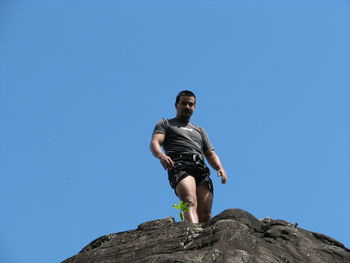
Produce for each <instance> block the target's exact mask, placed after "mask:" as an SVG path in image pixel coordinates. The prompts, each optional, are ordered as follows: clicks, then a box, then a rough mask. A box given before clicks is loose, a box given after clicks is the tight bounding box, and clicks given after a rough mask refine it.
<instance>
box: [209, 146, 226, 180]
mask: <svg viewBox="0 0 350 263" xmlns="http://www.w3.org/2000/svg"><path fill="white" fill-rule="evenodd" d="M204 155H205V157H206V158H207V160H208V162H209V164H210V166H211V167H213V168H214V169H215V170H217V171H218V176H221V183H223V184H226V182H227V174H226V171H225V170H224V168H223V167H222V164H221V161H220V159H219V156H218V155H217V154H216V153H215V152H214V150H209V151H206V152H205V153H204Z"/></svg>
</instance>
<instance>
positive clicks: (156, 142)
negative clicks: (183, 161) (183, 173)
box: [150, 133, 174, 169]
mask: <svg viewBox="0 0 350 263" xmlns="http://www.w3.org/2000/svg"><path fill="white" fill-rule="evenodd" d="M164 139H165V134H162V133H156V134H153V135H152V140H151V145H150V148H151V152H152V154H153V155H154V157H156V158H158V159H159V160H160V163H161V164H162V165H163V167H164V169H171V168H173V167H174V162H173V160H171V158H170V157H169V156H167V155H165V154H164V153H163V151H162V149H161V146H162V145H163V142H164Z"/></svg>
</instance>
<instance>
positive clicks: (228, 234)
mask: <svg viewBox="0 0 350 263" xmlns="http://www.w3.org/2000/svg"><path fill="white" fill-rule="evenodd" d="M119 262H120V263H126V262H133V263H137V262H138V263H141V262H142V263H175V262H177V263H180V262H184V263H185V262H186V263H197V262H204V263H214V262H217V263H226V262H234V263H282V262H283V263H320V262H325V263H349V262H350V250H349V249H347V248H346V247H344V245H343V244H341V243H340V242H338V241H336V240H334V239H333V238H331V237H328V236H326V235H323V234H319V233H314V232H310V231H307V230H304V229H301V228H298V227H297V226H295V225H293V224H291V223H289V222H287V221H284V220H274V219H270V218H264V219H262V220H258V219H256V218H255V217H254V216H253V215H251V214H250V213H248V212H246V211H244V210H240V209H228V210H225V211H224V212H222V213H221V214H219V215H217V216H216V217H214V218H213V219H212V220H211V221H210V222H209V223H206V224H191V223H186V222H179V223H176V222H175V221H174V218H172V217H168V218H165V219H160V220H155V221H150V222H146V223H143V224H141V225H139V226H138V228H137V229H136V230H132V231H127V232H122V233H117V234H110V235H106V236H103V237H100V238H98V239H96V240H95V241H93V242H91V243H90V244H89V245H87V246H86V247H85V248H83V249H82V250H81V251H80V252H79V253H78V254H77V255H76V256H74V257H71V258H69V259H67V260H65V261H63V263H119Z"/></svg>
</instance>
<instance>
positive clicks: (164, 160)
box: [159, 154, 175, 170]
mask: <svg viewBox="0 0 350 263" xmlns="http://www.w3.org/2000/svg"><path fill="white" fill-rule="evenodd" d="M159 160H160V163H161V164H162V165H163V167H164V169H165V170H170V169H172V168H174V165H175V163H174V161H173V160H172V159H171V158H170V157H169V156H167V155H165V154H164V155H162V156H160V157H159Z"/></svg>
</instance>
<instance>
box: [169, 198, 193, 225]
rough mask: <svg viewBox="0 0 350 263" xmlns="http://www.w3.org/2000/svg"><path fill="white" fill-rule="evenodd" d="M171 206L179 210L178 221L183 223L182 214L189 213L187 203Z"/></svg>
mask: <svg viewBox="0 0 350 263" xmlns="http://www.w3.org/2000/svg"><path fill="white" fill-rule="evenodd" d="M171 206H172V207H174V208H176V209H178V210H180V213H179V216H180V219H181V221H184V212H186V211H190V209H189V208H188V203H184V202H182V201H180V203H179V204H177V205H171Z"/></svg>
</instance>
